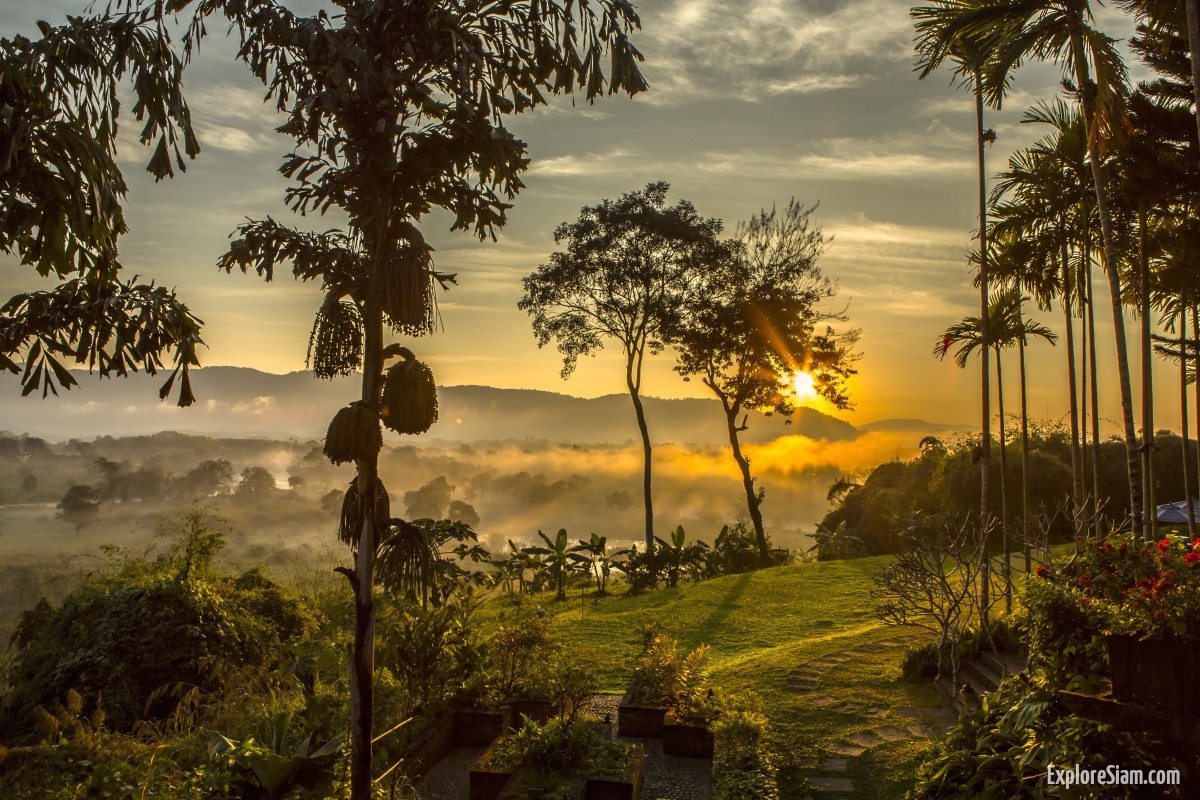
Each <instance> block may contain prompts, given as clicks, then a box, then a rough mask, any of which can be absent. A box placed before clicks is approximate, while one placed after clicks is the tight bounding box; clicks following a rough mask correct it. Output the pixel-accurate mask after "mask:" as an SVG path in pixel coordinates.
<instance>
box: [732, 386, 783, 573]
mask: <svg viewBox="0 0 1200 800" xmlns="http://www.w3.org/2000/svg"><path fill="white" fill-rule="evenodd" d="M721 405H722V406H724V408H725V427H726V428H727V429H728V431H729V446H730V447H732V448H733V460H734V461H736V462H737V465H738V469H739V470H741V471H742V486H743V487H744V488H745V490H746V507H747V508H748V509H749V510H750V521H751V522H752V523H753V524H754V542H755V544H757V545H758V563H759V565H760V566H763V567H769V566H771V551H770V548H768V547H767V532H766V529H765V528H764V527H763V519H762V511H761V510H760V509H759V503H758V494H757V493H756V492H755V491H754V478H753V477H751V475H750V459H748V458H746V457H745V456H744V455H743V454H742V446H741V443H740V442H739V441H738V432H739V431H744V430H745V429H746V428H745V426H744V425H738V424H737V415H738V411H739V410H740V409H739V408H738V407H737V406H730V405H729V404H727V403H726V402H725V400H724V399H722V400H721Z"/></svg>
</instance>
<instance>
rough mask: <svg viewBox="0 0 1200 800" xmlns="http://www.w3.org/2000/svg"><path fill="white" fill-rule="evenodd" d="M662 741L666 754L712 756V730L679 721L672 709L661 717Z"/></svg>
mask: <svg viewBox="0 0 1200 800" xmlns="http://www.w3.org/2000/svg"><path fill="white" fill-rule="evenodd" d="M662 742H663V743H662V748H663V753H664V754H665V755H668V756H684V757H687V758H712V757H713V735H712V732H711V731H709V729H708V728H706V727H704V726H703V725H686V724H684V723H682V722H679V721H678V720H677V719H675V712H674V711H668V712H667V715H666V717H665V718H664V719H663V729H662Z"/></svg>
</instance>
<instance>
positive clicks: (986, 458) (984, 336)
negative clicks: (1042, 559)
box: [973, 67, 992, 634]
mask: <svg viewBox="0 0 1200 800" xmlns="http://www.w3.org/2000/svg"><path fill="white" fill-rule="evenodd" d="M973 72H974V76H975V133H976V140H975V144H976V150H977V155H978V160H979V306H980V308H979V357H980V359H979V360H980V361H981V362H983V375H982V390H981V395H982V405H983V415H982V416H983V426H982V427H983V431H982V437H981V440H980V454H981V458H980V459H979V480H980V492H979V537H980V544H981V547H980V551H981V552H982V553H983V561H982V564H981V565H980V570H979V581H980V584H979V617H980V619H979V625H980V628H981V630H982V631H983V633H984V634H987V632H988V612H989V609H990V605H991V598H990V592H991V569H990V566H991V556H990V555H989V552H988V534H989V532H990V528H991V514H990V511H989V498H988V494H989V482H990V480H991V474H990V473H991V468H990V467H989V464H990V463H991V454H992V419H991V417H992V408H991V392H992V388H991V377H990V376H991V365H990V364H989V363H988V361H989V359H988V355H989V350H990V349H991V342H990V340H989V338H988V245H987V171H986V166H985V163H984V153H983V146H984V144H985V137H986V134H985V133H984V128H983V71H982V69H981V68H980V67H976V68H975V69H974V70H973Z"/></svg>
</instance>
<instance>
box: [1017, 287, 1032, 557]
mask: <svg viewBox="0 0 1200 800" xmlns="http://www.w3.org/2000/svg"><path fill="white" fill-rule="evenodd" d="M1023 304H1024V298H1023V297H1021V298H1018V300H1017V324H1018V325H1020V326H1021V327H1020V330H1021V331H1024V330H1025V321H1024V318H1023V315H1022V313H1021V307H1022V305H1023ZM1017 364H1018V369H1019V370H1020V371H1021V543H1022V552H1023V554H1024V556H1025V578H1026V580H1028V578H1029V574H1030V570H1032V569H1033V559H1032V554H1031V553H1030V550H1029V395H1028V393H1027V392H1026V389H1025V336H1024V334H1023V333H1022V335H1021V338H1020V339H1018V340H1017Z"/></svg>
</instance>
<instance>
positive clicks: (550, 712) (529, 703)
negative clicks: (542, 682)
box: [508, 699, 556, 729]
mask: <svg viewBox="0 0 1200 800" xmlns="http://www.w3.org/2000/svg"><path fill="white" fill-rule="evenodd" d="M508 708H509V713H510V714H511V715H512V717H511V719H510V720H509V722H508V726H509V727H511V728H513V729H516V728H519V727H521V725H522V724H523V723H522V722H521V717H522V716H525V717H529V718H530V719H531V720H533V721H534V722H537V723H542V722H545V721H546V720H548V719H550V718H551V717H553V716H554V712H555V710H556V709H555V708H554V704H553V703H551V702H550V701H549V700H529V699H525V700H513V701H512V702H511V703H509V704H508Z"/></svg>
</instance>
